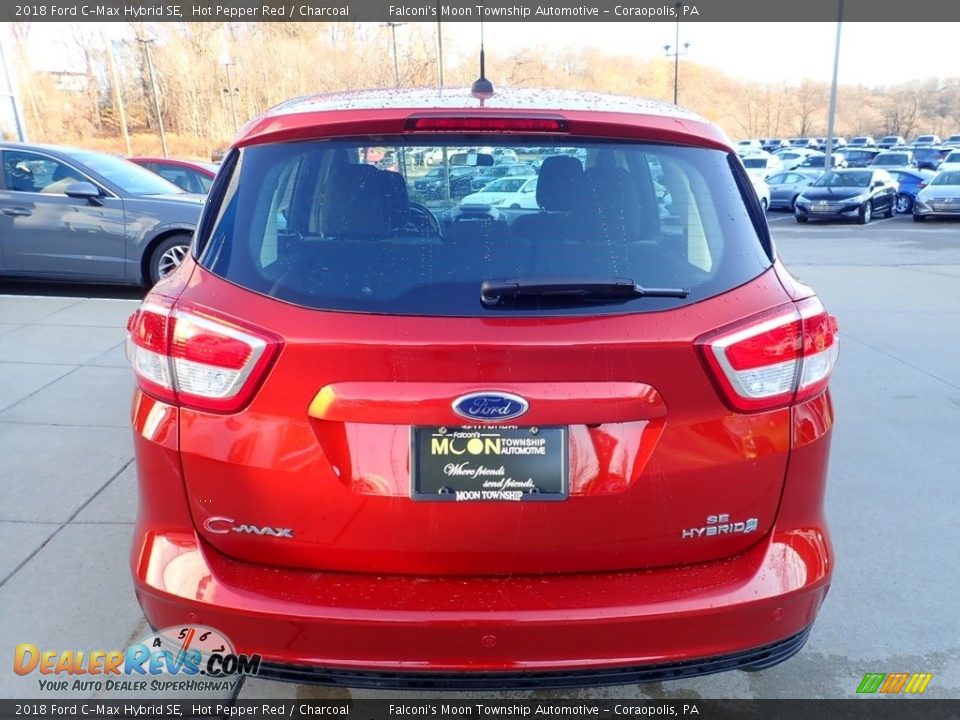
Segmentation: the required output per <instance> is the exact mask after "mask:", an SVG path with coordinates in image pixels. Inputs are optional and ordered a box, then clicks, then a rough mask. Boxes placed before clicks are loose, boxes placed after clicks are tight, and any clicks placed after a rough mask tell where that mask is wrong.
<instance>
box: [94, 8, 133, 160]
mask: <svg viewBox="0 0 960 720" xmlns="http://www.w3.org/2000/svg"><path fill="white" fill-rule="evenodd" d="M100 39H101V40H102V41H103V47H104V50H105V51H106V55H107V66H108V67H109V69H110V84H111V85H112V86H113V99H114V101H115V102H116V103H117V114H118V115H119V116H120V131H121V132H122V133H123V144H124V147H126V148H127V156H130V155H133V149H132V148H131V147H130V132H129V130H127V111H126V108H125V107H124V104H123V88H122V87H121V86H120V73H119V72H118V71H117V61H116V58H114V56H113V44H112V43H111V41H110V39H109V38H108V37H107V33H106V32H105V31H104V30H103V26H102V25H101V26H100Z"/></svg>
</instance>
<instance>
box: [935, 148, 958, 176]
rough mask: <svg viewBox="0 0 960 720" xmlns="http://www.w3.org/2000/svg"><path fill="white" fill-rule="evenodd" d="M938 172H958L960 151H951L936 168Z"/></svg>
mask: <svg viewBox="0 0 960 720" xmlns="http://www.w3.org/2000/svg"><path fill="white" fill-rule="evenodd" d="M937 170H938V171H939V172H944V171H946V170H960V150H951V151H950V153H949V154H948V155H947V156H946V157H945V158H944V159H943V162H941V163H940V166H939V167H938V168H937Z"/></svg>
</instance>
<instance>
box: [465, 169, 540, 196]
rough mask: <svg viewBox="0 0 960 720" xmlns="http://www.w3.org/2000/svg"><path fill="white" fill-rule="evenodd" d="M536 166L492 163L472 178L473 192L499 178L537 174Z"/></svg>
mask: <svg viewBox="0 0 960 720" xmlns="http://www.w3.org/2000/svg"><path fill="white" fill-rule="evenodd" d="M536 174H537V171H536V168H535V167H534V166H533V165H531V164H530V163H516V164H514V165H492V166H490V167H485V168H481V169H480V170H479V171H478V172H477V174H476V175H474V176H473V177H472V178H471V179H470V189H471V190H472V191H473V192H479V191H480V190H482V189H483V188H484V187H485V186H486V185H488V184H490V183H491V182H493V181H494V180H496V179H497V178H502V177H523V176H529V175H536Z"/></svg>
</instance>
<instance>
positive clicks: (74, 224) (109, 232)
mask: <svg viewBox="0 0 960 720" xmlns="http://www.w3.org/2000/svg"><path fill="white" fill-rule="evenodd" d="M0 157H2V160H0V162H2V166H3V179H2V181H3V186H2V188H0V190H2V192H0V275H7V276H17V277H32V278H45V279H51V280H54V279H55V280H81V281H88V282H109V283H125V284H140V283H142V284H146V285H151V284H153V283H155V282H157V280H159V279H160V278H162V277H164V276H165V275H167V274H168V273H170V272H171V271H173V270H174V269H175V268H176V267H177V266H178V265H179V264H180V262H181V260H182V259H183V257H184V255H185V254H186V252H187V248H188V247H189V245H190V239H191V236H192V235H193V231H194V230H195V229H196V227H197V220H198V219H199V217H200V210H201V208H202V206H203V196H202V195H194V194H191V193H186V192H184V191H183V190H182V189H180V188H179V187H177V186H176V185H174V184H173V183H170V182H168V181H166V180H164V179H163V178H162V177H160V176H159V175H156V174H154V173H152V172H150V171H149V170H146V169H144V168H142V167H140V166H139V165H136V164H134V163H132V162H129V161H128V160H125V159H124V158H120V157H117V156H115V155H107V154H105V153H98V152H93V151H91V150H81V149H76V148H67V147H56V146H53V145H28V144H19V143H0Z"/></svg>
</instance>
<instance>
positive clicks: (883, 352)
mask: <svg viewBox="0 0 960 720" xmlns="http://www.w3.org/2000/svg"><path fill="white" fill-rule="evenodd" d="M840 337H843V338H846V339H847V340H853V341H854V342H855V343H857V344H858V345H863V346H864V347H865V348H869V349H870V350H873V351H874V352H878V353H880V354H881V355H884V356H886V357H888V358H890V359H891V360H896V361H897V362H898V363H901V364H902V365H906V366H907V367H908V368H910V369H911V370H916V371H917V372H918V373H922V374H923V375H926V376H927V377H928V378H932V379H934V380H937V381H939V382H942V383H943V384H944V385H946V386H947V387H951V388H953V389H954V390H960V385H954V384H953V383H952V382H950V381H949V380H947V379H946V378H942V377H940V376H939V375H934V374H933V373H932V372H930V371H929V370H924V369H923V368H921V367H917V366H916V365H914V364H913V363H911V362H907V361H906V360H904V359H903V358H898V357H897V356H896V355H892V354H891V353H888V352H887V351H886V350H881V349H880V348H878V347H875V346H873V345H871V344H870V343H868V342H864V341H863V340H859V339H857V338H855V337H853V336H852V335H849V334H848V333H845V332H842V331H841V333H840Z"/></svg>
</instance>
